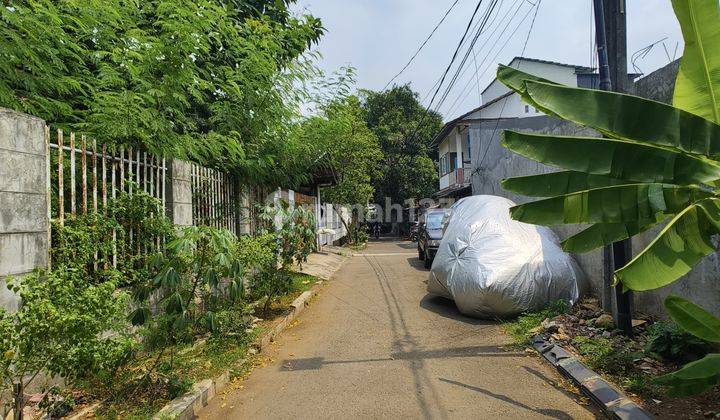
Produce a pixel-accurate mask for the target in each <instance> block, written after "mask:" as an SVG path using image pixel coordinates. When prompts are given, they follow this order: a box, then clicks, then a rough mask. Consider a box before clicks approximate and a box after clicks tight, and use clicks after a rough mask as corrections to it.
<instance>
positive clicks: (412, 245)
mask: <svg viewBox="0 0 720 420" xmlns="http://www.w3.org/2000/svg"><path fill="white" fill-rule="evenodd" d="M396 245H397V246H398V247H400V248H402V249H412V250H415V249H417V244H416V243H415V242H404V243H398V244H396Z"/></svg>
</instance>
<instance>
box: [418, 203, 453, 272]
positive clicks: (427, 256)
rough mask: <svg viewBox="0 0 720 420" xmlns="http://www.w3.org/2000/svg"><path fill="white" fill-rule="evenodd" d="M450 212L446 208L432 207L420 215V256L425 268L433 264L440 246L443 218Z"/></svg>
mask: <svg viewBox="0 0 720 420" xmlns="http://www.w3.org/2000/svg"><path fill="white" fill-rule="evenodd" d="M447 213H448V211H447V210H444V209H430V210H428V211H427V212H425V214H423V215H422V216H420V227H419V229H418V258H420V260H421V261H424V266H425V268H430V266H432V262H433V259H434V258H435V254H436V253H437V250H438V247H440V240H441V239H442V236H443V232H442V226H443V218H444V217H445V215H446V214H447Z"/></svg>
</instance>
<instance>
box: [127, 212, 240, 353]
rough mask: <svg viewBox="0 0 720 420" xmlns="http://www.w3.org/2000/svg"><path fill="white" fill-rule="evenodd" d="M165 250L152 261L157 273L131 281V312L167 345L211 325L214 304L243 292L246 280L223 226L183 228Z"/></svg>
mask: <svg viewBox="0 0 720 420" xmlns="http://www.w3.org/2000/svg"><path fill="white" fill-rule="evenodd" d="M165 251H166V252H165V255H163V254H157V255H156V257H155V258H154V259H153V261H152V266H153V268H154V269H157V270H158V274H157V276H156V277H155V278H153V279H150V280H147V281H145V282H144V283H142V284H139V285H138V286H137V287H136V289H135V293H134V297H135V300H136V304H137V305H138V306H137V308H136V309H135V310H134V311H133V313H132V314H131V317H130V318H131V320H132V323H133V324H134V325H145V326H150V328H151V329H154V333H155V334H156V339H157V342H156V344H158V345H165V346H167V345H172V344H176V343H177V342H178V340H179V339H180V338H182V337H183V336H186V335H187V334H193V333H194V332H197V331H198V330H205V331H213V330H215V328H216V323H215V310H216V309H217V308H220V307H223V306H224V305H225V304H226V303H227V302H234V301H236V300H238V299H240V298H242V297H243V296H244V294H245V285H244V283H243V274H244V270H243V267H242V266H241V265H240V264H239V263H238V261H237V259H235V258H234V256H235V253H236V238H235V235H233V234H232V233H230V232H229V231H227V230H225V229H217V228H212V227H208V226H190V227H186V228H183V229H182V230H181V231H180V233H179V235H178V237H177V238H176V239H174V240H173V241H171V242H169V243H168V244H167V245H166V247H165ZM153 307H154V309H155V310H156V311H155V313H153V310H152V309H153Z"/></svg>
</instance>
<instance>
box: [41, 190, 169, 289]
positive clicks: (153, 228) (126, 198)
mask: <svg viewBox="0 0 720 420" xmlns="http://www.w3.org/2000/svg"><path fill="white" fill-rule="evenodd" d="M135 190H136V191H135V192H134V193H133V194H128V193H125V192H123V193H121V194H120V195H119V196H118V197H117V198H115V199H112V200H110V201H109V202H108V204H107V207H106V208H105V209H103V211H102V212H101V213H88V214H78V215H74V216H73V215H70V216H68V217H67V218H66V219H65V221H64V224H63V225H60V223H59V222H58V221H57V220H56V221H53V225H52V247H51V249H50V253H51V260H52V264H53V266H54V267H56V268H57V269H61V268H62V267H73V268H75V269H78V270H82V271H83V272H84V273H85V275H86V276H88V277H89V278H91V279H92V281H93V282H95V283H99V282H103V281H108V280H114V281H117V285H118V286H126V285H132V284H135V283H137V282H139V281H142V280H143V279H147V278H148V277H150V276H152V275H154V273H153V272H152V270H151V267H150V266H149V258H150V256H152V255H154V254H155V253H156V252H158V251H159V250H160V243H161V242H162V241H169V240H172V239H173V238H174V236H175V230H174V228H173V225H172V222H171V221H170V220H169V219H168V218H167V217H165V214H164V211H163V208H162V204H161V203H160V201H158V200H157V199H155V198H153V197H151V196H150V195H149V194H147V193H146V192H143V191H137V188H136V189H135ZM113 238H114V240H113ZM113 255H115V261H116V268H113Z"/></svg>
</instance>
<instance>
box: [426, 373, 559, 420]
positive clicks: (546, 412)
mask: <svg viewBox="0 0 720 420" xmlns="http://www.w3.org/2000/svg"><path fill="white" fill-rule="evenodd" d="M438 379H439V380H440V381H441V382H445V383H448V384H451V385H455V386H459V387H463V388H465V389H469V390H471V391H475V392H479V393H481V394H483V395H487V396H488V397H492V398H495V399H497V400H500V401H503V402H505V403H508V404H511V405H514V406H516V407H520V408H524V409H525V410H528V411H532V412H534V413H538V414H542V415H543V416H547V417H550V418H554V419H558V420H572V418H573V417H572V416H571V415H570V414H568V413H566V412H564V411H562V410H556V409H553V408H533V407H530V406H528V405H526V404H523V403H521V402H520V401H517V400H514V399H512V398H510V397H508V396H507V395H502V394H496V393H494V392H492V391H489V390H487V389H484V388H480V387H477V386H473V385H468V384H465V383H462V382H458V381H453V380H450V379H445V378H438Z"/></svg>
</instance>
